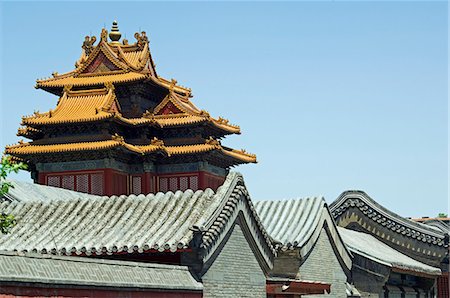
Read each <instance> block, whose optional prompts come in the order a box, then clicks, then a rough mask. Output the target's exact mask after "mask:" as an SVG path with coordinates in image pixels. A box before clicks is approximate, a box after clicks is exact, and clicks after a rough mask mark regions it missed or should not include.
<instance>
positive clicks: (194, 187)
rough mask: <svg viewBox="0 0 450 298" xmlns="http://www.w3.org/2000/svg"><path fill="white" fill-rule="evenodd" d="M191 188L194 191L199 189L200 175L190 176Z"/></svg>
mask: <svg viewBox="0 0 450 298" xmlns="http://www.w3.org/2000/svg"><path fill="white" fill-rule="evenodd" d="M189 188H190V189H192V190H193V191H196V190H198V177H197V176H191V177H189Z"/></svg>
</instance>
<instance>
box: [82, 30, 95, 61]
mask: <svg viewBox="0 0 450 298" xmlns="http://www.w3.org/2000/svg"><path fill="white" fill-rule="evenodd" d="M96 41H97V37H95V36H89V35H86V36H85V37H84V42H83V45H82V46H81V48H82V49H83V50H84V53H85V55H86V56H89V55H90V54H91V53H92V50H93V49H94V43H95V42H96Z"/></svg>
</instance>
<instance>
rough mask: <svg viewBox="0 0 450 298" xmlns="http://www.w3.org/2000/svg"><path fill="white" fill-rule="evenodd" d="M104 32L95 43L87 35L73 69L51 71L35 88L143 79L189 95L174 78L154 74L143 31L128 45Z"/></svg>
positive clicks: (121, 82) (49, 88) (92, 38)
mask: <svg viewBox="0 0 450 298" xmlns="http://www.w3.org/2000/svg"><path fill="white" fill-rule="evenodd" d="M107 33H108V32H107V31H106V30H105V29H103V31H102V34H101V39H100V41H99V43H98V44H97V45H95V46H94V43H95V42H96V40H97V38H96V37H95V36H92V37H89V36H86V40H85V42H84V43H83V47H82V48H83V52H82V54H81V57H80V58H79V60H78V61H77V62H76V64H75V67H76V68H75V69H74V70H72V71H70V72H67V73H64V74H58V73H53V77H52V78H45V79H38V80H37V81H36V88H41V89H44V90H47V91H51V92H52V93H56V94H61V92H62V88H64V87H66V86H73V87H86V86H98V85H104V84H108V83H113V84H123V83H130V82H137V81H146V82H151V83H154V84H156V85H158V86H160V87H163V88H165V89H169V88H172V89H173V90H174V91H175V92H178V93H180V94H185V95H186V94H188V95H190V93H191V91H190V89H188V88H185V87H183V86H179V85H176V81H175V80H171V81H169V80H167V79H164V78H161V77H159V76H158V75H157V73H156V69H155V64H154V62H153V59H152V56H151V53H150V48H149V43H148V39H147V37H146V35H145V32H142V33H140V34H139V33H136V34H135V37H136V40H137V41H136V43H134V44H131V45H129V44H128V41H126V40H124V43H119V42H108V41H107ZM54 89H57V90H54Z"/></svg>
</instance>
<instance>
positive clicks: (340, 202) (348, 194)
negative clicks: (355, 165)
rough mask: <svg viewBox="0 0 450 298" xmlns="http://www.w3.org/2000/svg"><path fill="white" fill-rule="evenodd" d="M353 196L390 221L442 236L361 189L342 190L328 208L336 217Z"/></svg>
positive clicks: (442, 235)
mask: <svg viewBox="0 0 450 298" xmlns="http://www.w3.org/2000/svg"><path fill="white" fill-rule="evenodd" d="M353 198H356V199H360V200H362V202H364V203H365V204H366V205H368V207H370V208H372V209H374V210H376V211H377V212H379V213H380V214H382V215H383V216H385V217H387V218H389V219H390V220H391V221H392V220H393V221H395V222H397V223H400V224H402V225H404V226H406V227H409V228H413V229H416V230H418V231H420V232H422V233H428V234H429V235H432V236H435V237H439V238H443V237H444V234H443V233H439V232H438V231H437V230H435V229H433V228H431V227H428V226H427V225H425V224H422V223H419V222H415V221H412V220H409V219H407V218H405V217H402V216H400V215H398V214H397V213H395V212H393V211H391V210H389V209H387V208H386V207H384V206H382V205H380V204H379V203H377V202H376V201H375V200H374V199H372V198H371V197H370V196H369V195H368V194H367V193H366V192H364V191H362V190H347V191H344V192H343V193H342V194H340V195H339V197H338V198H337V199H336V200H335V201H334V202H333V203H331V204H330V210H331V211H332V214H333V216H334V217H335V218H336V217H337V216H338V215H339V214H342V213H343V212H344V210H346V209H347V208H349V207H350V206H351V205H352V204H351V203H350V204H347V205H348V206H347V205H346V204H345V202H346V201H347V200H350V199H353ZM353 205H355V203H353Z"/></svg>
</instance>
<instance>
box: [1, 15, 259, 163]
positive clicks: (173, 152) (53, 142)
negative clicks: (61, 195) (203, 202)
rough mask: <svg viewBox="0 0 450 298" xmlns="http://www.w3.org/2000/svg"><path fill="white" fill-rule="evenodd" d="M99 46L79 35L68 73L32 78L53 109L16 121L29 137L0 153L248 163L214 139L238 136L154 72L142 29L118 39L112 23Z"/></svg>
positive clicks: (33, 157) (43, 158)
mask: <svg viewBox="0 0 450 298" xmlns="http://www.w3.org/2000/svg"><path fill="white" fill-rule="evenodd" d="M109 37H110V39H111V40H110V41H108V32H107V30H105V29H103V30H102V33H101V37H100V41H99V42H98V43H97V44H95V43H96V37H95V36H92V37H89V36H86V38H85V41H84V43H83V46H82V48H83V53H82V55H81V57H80V59H79V60H78V61H77V62H76V65H75V66H76V68H75V69H74V70H73V71H70V72H68V73H65V74H58V73H53V77H52V78H49V79H43V80H38V81H37V84H36V88H39V89H43V90H45V91H48V92H50V93H53V94H56V95H58V96H60V98H59V100H58V103H57V106H56V108H55V109H53V110H50V111H48V112H46V113H39V112H35V113H34V114H33V115H31V116H26V117H23V119H22V125H23V127H21V128H19V131H18V135H19V136H23V137H26V138H28V139H31V140H32V141H31V142H23V141H21V142H19V143H18V144H16V145H12V146H8V147H7V148H6V153H7V154H10V155H12V156H14V157H15V158H17V159H19V160H22V161H26V162H28V163H29V164H30V165H31V166H32V165H33V164H34V163H37V162H48V161H52V162H54V161H70V160H77V159H80V158H83V159H86V158H104V157H106V156H109V157H110V156H111V155H114V156H115V157H117V156H120V157H121V159H122V160H128V159H130V158H131V159H133V160H134V161H135V162H136V161H138V160H140V159H142V160H151V161H152V162H156V163H158V162H169V163H170V162H179V161H180V160H182V161H198V160H206V161H208V162H209V163H210V164H213V165H216V166H219V167H222V168H228V167H230V166H234V165H237V164H242V163H252V162H256V156H255V155H253V154H249V153H246V152H245V151H244V150H234V149H230V148H227V147H224V146H222V145H221V143H220V139H221V138H223V137H224V136H225V135H228V134H239V133H240V128H239V127H238V126H235V125H231V124H230V123H229V122H228V120H226V119H223V118H221V117H219V118H213V117H211V116H210V115H209V113H208V112H206V111H204V110H200V109H198V108H197V107H196V106H195V105H194V104H193V103H192V102H191V98H192V94H191V90H190V89H188V88H185V87H182V86H179V85H177V81H176V80H173V79H172V80H166V79H164V78H162V77H160V76H158V75H157V73H156V69H155V64H154V62H153V59H152V56H151V53H150V49H149V42H148V38H147V36H146V33H145V32H141V33H136V34H135V38H136V42H135V43H133V44H128V41H127V40H125V39H124V40H123V41H122V42H119V40H120V33H119V32H118V28H117V23H115V24H114V26H113V29H112V31H111V33H110V34H109Z"/></svg>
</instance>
